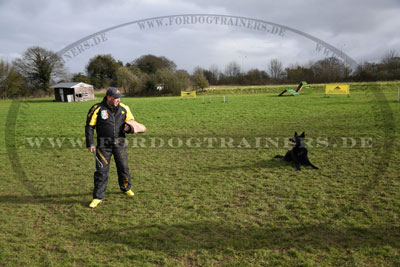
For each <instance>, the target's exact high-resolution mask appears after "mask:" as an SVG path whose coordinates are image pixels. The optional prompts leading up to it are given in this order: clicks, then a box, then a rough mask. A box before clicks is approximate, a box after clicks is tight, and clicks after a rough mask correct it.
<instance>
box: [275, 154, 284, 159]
mask: <svg viewBox="0 0 400 267" xmlns="http://www.w3.org/2000/svg"><path fill="white" fill-rule="evenodd" d="M275 158H276V159H283V158H284V156H281V155H276V156H275Z"/></svg>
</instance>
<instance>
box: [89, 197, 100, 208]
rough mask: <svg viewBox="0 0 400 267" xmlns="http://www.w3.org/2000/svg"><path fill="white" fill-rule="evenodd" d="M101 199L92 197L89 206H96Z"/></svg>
mask: <svg viewBox="0 0 400 267" xmlns="http://www.w3.org/2000/svg"><path fill="white" fill-rule="evenodd" d="M102 201H103V200H101V199H97V198H95V199H93V200H92V202H91V203H90V205H89V207H91V208H92V209H94V208H96V207H97V206H98V205H99V204H100V203H101V202H102Z"/></svg>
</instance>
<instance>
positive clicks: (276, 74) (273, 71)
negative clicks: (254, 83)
mask: <svg viewBox="0 0 400 267" xmlns="http://www.w3.org/2000/svg"><path fill="white" fill-rule="evenodd" d="M268 73H269V75H270V76H271V78H272V79H280V78H282V76H283V66H282V62H281V61H279V60H278V59H271V61H270V62H269V64H268Z"/></svg>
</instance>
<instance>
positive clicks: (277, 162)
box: [202, 158, 293, 171]
mask: <svg viewBox="0 0 400 267" xmlns="http://www.w3.org/2000/svg"><path fill="white" fill-rule="evenodd" d="M290 167H291V168H293V164H291V163H290V162H286V161H284V160H283V159H275V158H271V159H263V160H259V161H257V162H254V163H253V164H232V165H225V166H213V167H210V166H208V167H207V168H205V169H202V171H205V170H208V171H209V170H214V171H221V170H222V171H224V170H225V171H226V170H237V169H242V170H250V169H272V168H277V169H282V168H290Z"/></svg>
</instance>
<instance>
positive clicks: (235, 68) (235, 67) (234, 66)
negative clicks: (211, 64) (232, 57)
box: [225, 61, 241, 77]
mask: <svg viewBox="0 0 400 267" xmlns="http://www.w3.org/2000/svg"><path fill="white" fill-rule="evenodd" d="M240 71H241V70H240V65H239V64H238V63H237V62H236V61H231V62H230V63H229V64H228V65H226V67H225V74H226V76H229V77H238V76H239V75H240Z"/></svg>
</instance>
